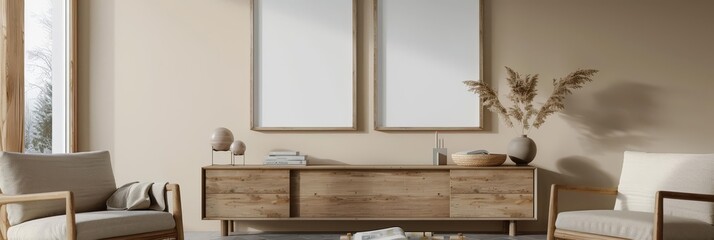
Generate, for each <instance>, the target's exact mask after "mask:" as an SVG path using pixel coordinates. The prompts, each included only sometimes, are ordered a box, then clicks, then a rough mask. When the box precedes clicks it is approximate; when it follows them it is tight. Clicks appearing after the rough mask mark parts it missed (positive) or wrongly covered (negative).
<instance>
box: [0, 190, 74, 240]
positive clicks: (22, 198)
mask: <svg viewBox="0 0 714 240" xmlns="http://www.w3.org/2000/svg"><path fill="white" fill-rule="evenodd" d="M60 199H64V200H65V204H66V205H65V210H66V215H67V239H68V240H75V239H77V227H76V223H75V220H74V195H73V194H72V192H70V191H62V192H48V193H33V194H22V195H12V196H8V195H2V196H0V207H4V206H5V205H7V204H12V203H24V202H37V201H47V200H60ZM2 217H3V218H5V217H6V216H2ZM3 221H5V220H4V219H3ZM6 230H7V229H3V233H2V234H0V238H5V237H7V232H5V231H6Z"/></svg>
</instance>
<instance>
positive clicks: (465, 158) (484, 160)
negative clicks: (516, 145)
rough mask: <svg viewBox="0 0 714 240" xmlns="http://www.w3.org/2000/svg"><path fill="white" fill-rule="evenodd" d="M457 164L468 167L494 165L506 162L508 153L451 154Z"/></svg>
mask: <svg viewBox="0 0 714 240" xmlns="http://www.w3.org/2000/svg"><path fill="white" fill-rule="evenodd" d="M451 159H453V160H454V162H455V163H456V165H459V166H466V167H493V166H500V165H501V164H503V163H504V162H506V154H472V155H465V154H456V153H454V154H451Z"/></svg>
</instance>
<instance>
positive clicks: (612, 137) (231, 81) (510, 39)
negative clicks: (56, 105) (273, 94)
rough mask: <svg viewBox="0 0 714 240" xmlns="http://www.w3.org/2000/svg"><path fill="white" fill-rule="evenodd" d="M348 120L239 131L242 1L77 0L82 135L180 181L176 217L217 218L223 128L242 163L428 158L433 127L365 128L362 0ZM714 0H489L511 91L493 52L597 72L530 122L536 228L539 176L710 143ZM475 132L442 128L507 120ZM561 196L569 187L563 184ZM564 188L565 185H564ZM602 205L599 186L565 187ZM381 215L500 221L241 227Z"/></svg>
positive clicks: (244, 108) (245, 7)
mask: <svg viewBox="0 0 714 240" xmlns="http://www.w3.org/2000/svg"><path fill="white" fill-rule="evenodd" d="M358 3H359V9H358V10H359V11H360V12H359V14H358V15H359V16H358V18H359V22H360V23H363V24H362V25H360V26H359V30H358V65H359V67H358V114H359V115H358V123H359V124H358V125H359V128H360V131H357V132H307V133H306V132H301V133H272V132H254V131H250V130H249V128H250V124H249V122H250V114H249V107H250V103H249V80H250V79H249V77H250V74H249V73H250V69H249V68H250V64H249V63H250V55H249V53H250V34H249V33H250V17H249V15H250V14H249V13H250V8H249V1H248V0H212V1H205V0H121V1H118V0H105V1H91V0H80V12H79V20H80V28H79V31H80V33H79V34H80V39H79V40H80V41H79V45H80V49H79V56H80V65H79V68H80V82H79V84H80V85H79V88H80V95H79V101H80V103H81V104H80V112H79V114H80V122H79V124H80V149H81V150H97V149H109V150H111V151H112V154H113V158H114V160H113V161H114V169H115V173H116V177H117V180H118V182H119V183H125V182H129V181H133V180H146V181H149V180H168V181H172V182H177V183H179V184H181V187H182V191H183V200H184V204H183V208H184V212H185V215H184V221H185V226H186V229H187V230H217V229H218V226H219V225H218V223H217V222H214V221H202V220H201V219H200V206H201V202H200V168H201V167H202V166H205V165H207V164H210V151H209V150H210V149H209V144H208V137H209V135H210V133H211V131H212V130H213V129H214V128H216V127H220V126H224V127H228V128H230V129H232V130H233V132H234V134H235V135H236V138H237V139H241V140H243V141H244V142H245V143H246V144H247V146H248V153H247V154H248V162H249V163H253V164H258V163H260V161H261V159H262V156H263V155H264V154H266V153H267V152H268V151H269V150H271V149H297V150H300V151H302V152H304V153H306V154H309V155H310V156H311V157H313V158H314V159H319V160H318V161H316V162H320V163H347V164H385V163H388V164H428V163H430V160H429V151H430V149H429V148H430V147H431V145H432V141H433V136H432V134H431V133H419V132H408V133H407V132H405V133H386V132H377V131H374V130H371V129H372V128H373V126H372V122H373V121H372V116H371V115H372V97H371V96H372V93H371V87H372V86H371V84H372V79H371V77H372V72H371V71H372V69H371V66H372V64H371V59H370V56H372V55H371V53H370V49H371V48H372V39H373V38H372V28H371V24H372V23H371V19H372V15H371V11H370V10H371V6H372V2H371V1H363V0H359V1H358ZM711 9H714V2H711V1H703V0H702V1H687V2H686V3H682V2H678V1H668V0H656V1H655V0H635V1H616V0H605V1H571V0H541V1H530V0H500V1H494V0H487V1H486V4H485V12H486V16H485V29H484V31H485V36H484V38H485V45H484V51H485V55H484V59H485V61H486V65H485V67H484V69H485V76H486V81H489V82H490V83H491V84H492V85H495V86H496V87H498V88H499V90H500V91H501V92H503V93H505V92H506V91H507V89H506V86H505V84H501V83H502V82H503V79H504V78H505V72H504V69H503V66H506V65H507V66H510V67H512V68H514V69H516V70H517V71H520V72H522V73H540V74H541V77H542V82H541V84H540V85H539V91H540V92H541V96H539V97H538V98H536V101H537V102H541V103H542V102H543V101H544V100H545V95H546V93H549V92H550V91H551V90H552V88H551V86H550V84H549V83H550V79H552V78H556V77H562V76H564V75H566V74H567V73H569V72H570V71H573V70H575V69H576V68H586V67H588V68H596V69H599V70H601V73H599V74H598V75H597V76H596V78H595V79H596V80H595V82H593V83H591V84H588V85H587V86H586V87H585V88H584V89H582V90H578V91H577V92H576V94H575V95H574V96H572V97H570V98H568V106H567V111H566V112H564V113H562V114H558V115H555V116H553V117H551V118H550V119H548V121H547V122H546V124H545V125H544V126H543V127H542V128H541V129H538V130H535V131H533V132H532V133H531V134H530V136H531V137H532V138H533V139H535V141H536V142H537V144H538V148H539V149H538V156H537V159H536V160H535V162H534V163H533V165H534V166H538V167H540V168H541V169H540V170H539V171H540V176H539V191H540V192H539V197H538V201H539V204H538V205H539V206H540V208H539V210H538V212H539V214H538V217H539V221H537V222H527V223H523V224H521V225H519V227H520V229H523V230H524V231H545V225H546V220H547V195H548V186H549V185H550V184H551V183H554V182H558V183H570V184H588V185H595V186H614V185H616V183H617V181H618V176H619V172H620V168H621V158H622V156H621V155H622V151H623V150H626V149H632V150H644V151H672V152H711V151H712V150H711V139H712V138H711V136H713V135H714V128H712V127H711V123H712V122H713V121H714V110H713V109H712V108H711V107H708V103H709V102H712V101H714V95H713V94H711V89H714V79H713V77H712V76H714V68H712V67H711V66H712V64H713V63H714V48H712V47H711V43H712V42H714V28H711V26H709V25H710V24H711V23H712V22H714V15H711V14H710V10H711ZM485 120H486V122H485V124H486V129H487V130H486V131H482V132H473V133H449V134H445V138H446V140H447V143H448V145H447V147H449V149H450V150H451V151H461V150H466V149H481V148H483V149H488V150H491V151H493V152H504V151H505V148H506V145H507V143H508V141H509V140H510V139H511V138H513V137H515V136H517V132H516V131H514V130H512V129H508V128H506V127H505V126H503V125H500V124H498V122H497V118H495V117H493V116H492V115H491V114H488V115H486V118H485ZM567 197H571V196H567ZM572 197H575V196H572ZM570 199H573V200H572V201H568V200H566V201H565V202H566V206H565V207H566V208H568V207H569V206H572V205H574V204H576V203H583V202H585V203H589V204H591V205H592V206H608V205H610V206H611V204H612V201H611V200H610V199H605V200H603V199H599V198H593V197H589V196H588V197H580V198H570ZM381 224H388V225H395V224H399V225H402V226H407V227H411V228H416V227H421V229H424V227H425V226H428V227H429V228H428V229H433V230H437V231H438V230H449V229H454V230H456V231H465V230H475V229H483V228H489V229H492V230H493V229H501V225H500V223H486V224H481V223H471V222H417V223H413V222H412V223H394V222H387V223H384V222H358V223H356V222H322V223H320V224H314V223H309V222H308V223H287V222H280V223H279V224H275V223H267V222H251V223H246V224H243V225H241V226H242V229H244V230H245V229H252V230H290V229H295V228H303V229H311V230H322V231H325V230H330V229H333V231H334V229H338V228H339V229H359V228H369V227H375V226H384V225H381Z"/></svg>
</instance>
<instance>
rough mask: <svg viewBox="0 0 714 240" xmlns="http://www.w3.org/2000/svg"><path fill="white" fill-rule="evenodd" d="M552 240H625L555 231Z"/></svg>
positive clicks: (623, 239)
mask: <svg viewBox="0 0 714 240" xmlns="http://www.w3.org/2000/svg"><path fill="white" fill-rule="evenodd" d="M554 239H570V240H580V239H588V240H625V239H626V238H618V237H610V236H603V235H597V234H590V233H583V232H575V231H568V230H562V229H557V230H555V233H554Z"/></svg>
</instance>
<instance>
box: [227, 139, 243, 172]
mask: <svg viewBox="0 0 714 240" xmlns="http://www.w3.org/2000/svg"><path fill="white" fill-rule="evenodd" d="M230 149H231V164H232V165H233V166H235V165H236V164H235V160H236V156H241V157H243V166H245V143H243V141H241V140H235V141H234V142H233V143H232V144H231V147H230Z"/></svg>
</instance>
